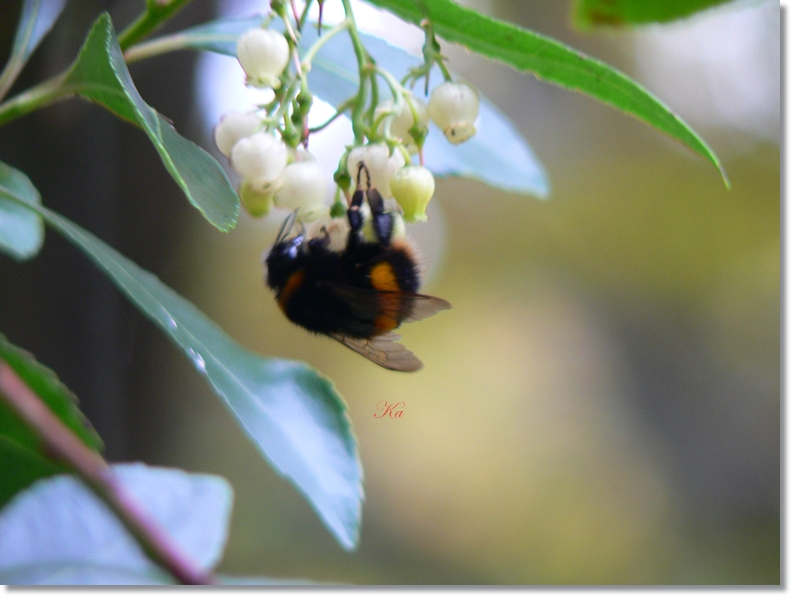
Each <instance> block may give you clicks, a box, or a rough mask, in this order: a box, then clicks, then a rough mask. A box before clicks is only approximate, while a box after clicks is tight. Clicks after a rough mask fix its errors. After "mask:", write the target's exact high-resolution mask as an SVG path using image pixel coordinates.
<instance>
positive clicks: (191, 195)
mask: <svg viewBox="0 0 792 597" xmlns="http://www.w3.org/2000/svg"><path fill="white" fill-rule="evenodd" d="M63 84H64V86H66V87H67V88H71V89H73V90H74V92H75V93H76V94H78V95H80V96H82V97H84V98H86V99H89V100H92V101H95V102H97V103H99V104H101V105H103V106H104V107H106V108H107V109H109V110H110V111H112V112H114V113H115V114H117V115H118V116H120V117H121V118H124V119H126V120H128V121H130V122H132V123H134V124H136V125H138V126H139V127H140V128H142V129H143V131H144V132H145V133H146V135H148V137H149V139H151V142H152V143H153V144H154V147H155V148H156V150H157V152H158V153H159V154H160V158H161V159H162V162H163V164H165V167H166V168H167V169H168V172H170V173H171V176H173V179H174V180H175V181H176V183H177V184H178V185H179V186H180V187H181V189H182V190H183V191H184V193H185V195H187V198H188V199H189V200H190V203H192V204H193V205H194V206H195V207H196V208H198V211H200V212H201V213H202V214H203V215H204V217H205V218H206V219H207V220H209V221H210V222H211V223H212V224H214V225H215V226H216V227H217V228H219V229H220V230H222V231H224V232H227V231H228V230H230V229H232V228H233V227H234V226H235V225H236V222H237V218H238V216H239V197H237V194H236V193H235V192H234V190H233V189H232V188H231V183H230V182H229V180H228V177H227V176H226V174H225V172H224V171H223V168H222V167H221V166H220V164H218V163H217V161H215V159H214V158H213V157H212V156H210V155H209V154H208V153H206V152H205V151H204V150H203V149H201V148H200V147H198V146H197V145H195V143H193V142H192V141H189V140H187V139H185V138H184V137H182V136H180V135H179V134H178V133H177V132H176V130H175V129H174V128H173V127H172V126H171V125H170V124H169V123H168V122H167V121H166V120H165V119H164V118H163V117H162V116H160V115H159V114H158V113H157V112H156V110H154V109H153V108H151V107H150V106H149V105H148V104H146V102H144V101H143V98H141V97H140V94H139V93H138V92H137V89H135V85H134V83H133V82H132V78H131V77H130V76H129V71H128V70H127V66H126V63H125V62H124V58H123V56H122V54H121V48H119V46H118V41H117V40H116V37H115V32H114V31H113V24H112V23H111V21H110V17H109V16H108V15H107V14H106V13H105V14H102V15H101V16H100V17H99V18H98V19H97V20H96V22H95V23H94V26H93V28H92V29H91V32H90V33H89V34H88V38H87V39H86V41H85V44H84V45H83V47H82V49H81V50H80V55H79V56H78V57H77V61H76V62H75V64H74V65H73V66H72V68H71V70H70V71H69V74H68V76H67V77H66V80H65V81H64V83H63Z"/></svg>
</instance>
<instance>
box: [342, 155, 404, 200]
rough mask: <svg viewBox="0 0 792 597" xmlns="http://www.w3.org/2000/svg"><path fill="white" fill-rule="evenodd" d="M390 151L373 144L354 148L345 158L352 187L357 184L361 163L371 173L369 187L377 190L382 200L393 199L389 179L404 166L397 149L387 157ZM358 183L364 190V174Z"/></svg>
mask: <svg viewBox="0 0 792 597" xmlns="http://www.w3.org/2000/svg"><path fill="white" fill-rule="evenodd" d="M389 153H390V150H389V149H388V146H387V145H386V144H385V143H374V144H371V145H361V146H358V147H354V148H353V149H352V151H350V152H349V157H348V158H347V169H348V170H349V175H350V176H351V177H352V184H353V186H354V185H356V184H357V175H358V164H359V163H360V162H363V163H364V164H365V165H366V168H368V170H369V172H370V173H371V186H372V187H374V188H375V189H377V190H378V191H379V192H380V195H382V197H383V198H385V199H387V198H389V197H393V194H392V193H391V188H390V177H391V175H392V174H393V173H394V172H395V171H396V170H397V169H398V168H401V167H402V166H404V156H403V155H402V152H401V151H399V150H398V149H395V150H394V151H393V155H389ZM360 182H361V184H362V185H363V188H365V185H366V173H365V172H363V173H362V174H361V175H360Z"/></svg>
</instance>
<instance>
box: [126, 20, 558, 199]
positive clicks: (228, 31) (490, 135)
mask: <svg viewBox="0 0 792 597" xmlns="http://www.w3.org/2000/svg"><path fill="white" fill-rule="evenodd" d="M262 19H263V17H262V16H260V15H257V16H253V17H246V18H236V19H220V20H217V21H212V22H211V23H208V24H206V25H202V26H200V27H193V28H192V29H187V30H185V31H181V32H179V33H177V34H174V35H170V36H167V37H163V38H160V39H155V40H152V41H151V42H147V43H146V44H140V45H139V46H136V47H133V48H130V50H129V52H128V56H129V57H130V58H132V59H137V56H138V55H139V54H144V53H145V52H147V51H148V49H149V48H155V47H157V45H159V46H160V48H162V49H164V48H167V49H168V50H169V51H171V50H178V49H193V50H206V51H211V52H218V53H220V54H227V55H229V56H236V40H237V38H238V37H239V36H240V35H241V34H242V33H244V32H245V31H247V30H248V29H251V28H252V27H258V26H259V25H260V24H261V21H262ZM273 27H276V25H273ZM361 37H362V38H363V41H364V43H365V45H366V48H367V49H368V50H369V52H370V53H371V55H372V56H374V57H375V58H376V60H377V63H378V64H379V65H380V66H383V67H384V68H386V69H388V70H389V71H390V72H393V73H396V74H397V75H398V74H399V73H406V72H407V71H408V70H409V69H410V68H413V67H415V66H417V65H419V64H421V60H420V59H418V58H416V57H414V56H411V55H410V54H408V53H407V52H405V51H404V50H402V49H400V48H397V47H395V46H391V45H390V44H388V43H387V42H386V41H384V40H382V39H380V38H378V37H374V36H371V35H362V36H361ZM316 40H317V34H316V30H315V29H314V28H313V27H306V28H305V29H304V30H303V32H302V39H301V49H302V50H303V51H305V50H307V49H308V48H309V47H310V46H311V45H312V44H313V43H314V42H315V41H316ZM146 46H148V48H147V47H146ZM433 76H434V77H433V79H434V82H435V85H437V84H439V83H441V82H442V75H441V74H440V71H439V70H437V69H435V70H434V71H433ZM308 80H309V83H310V87H311V90H312V91H313V92H314V93H315V94H316V95H317V97H319V98H321V99H322V100H324V101H326V102H329V103H331V104H335V105H338V104H340V103H341V102H343V101H344V100H346V99H347V98H349V97H350V96H352V95H354V94H355V93H356V92H357V86H358V68H357V62H356V61H355V53H354V51H353V49H352V45H351V43H350V41H349V38H348V37H346V36H341V35H339V36H336V37H334V38H333V39H331V40H330V41H328V42H327V43H326V44H325V45H324V46H323V47H322V49H321V50H320V51H319V54H318V55H317V56H316V58H315V59H314V61H313V68H312V69H311V72H310V74H309V75H308ZM433 87H434V85H433ZM480 98H481V105H480V116H479V122H478V124H477V129H478V131H479V132H478V134H476V135H475V136H474V137H473V138H472V139H470V140H469V141H467V142H465V143H463V144H462V145H457V146H454V145H451V144H450V143H448V142H447V141H446V140H445V138H444V137H443V135H442V133H441V132H440V131H439V130H438V129H436V128H434V127H433V130H434V133H433V134H431V135H429V136H428V137H427V140H426V144H425V145H424V159H425V165H426V167H427V168H429V169H430V170H431V171H432V172H433V173H434V174H435V175H436V176H462V177H467V178H475V179H477V180H481V181H482V182H485V183H487V184H490V185H492V186H495V187H498V188H502V189H505V190H507V191H512V192H515V193H530V194H533V195H536V196H538V197H546V196H547V194H548V192H549V189H548V183H547V178H546V175H545V173H544V169H543V168H542V165H541V164H540V163H539V162H538V161H537V159H536V158H535V157H534V155H533V152H532V151H531V148H530V147H529V146H528V144H527V143H526V142H525V140H524V139H523V138H522V137H521V136H520V135H519V133H518V132H517V129H516V128H515V126H514V124H512V122H511V121H509V119H508V118H506V116H504V115H503V114H502V113H501V112H500V111H499V110H498V109H497V108H496V107H495V106H493V105H492V104H491V103H490V102H489V101H488V100H487V99H486V98H485V97H483V96H480Z"/></svg>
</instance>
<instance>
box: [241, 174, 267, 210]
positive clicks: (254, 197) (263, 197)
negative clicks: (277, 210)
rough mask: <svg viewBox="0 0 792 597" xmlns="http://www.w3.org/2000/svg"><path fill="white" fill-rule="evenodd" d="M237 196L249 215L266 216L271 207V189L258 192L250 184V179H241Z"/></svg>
mask: <svg viewBox="0 0 792 597" xmlns="http://www.w3.org/2000/svg"><path fill="white" fill-rule="evenodd" d="M239 198H240V200H241V201H242V205H243V206H244V208H245V209H246V210H247V212H248V213H249V214H250V215H251V216H253V217H254V218H260V217H263V216H266V215H267V214H268V213H269V212H270V210H271V209H272V205H273V198H274V193H272V192H271V191H269V192H264V193H262V192H259V191H257V190H256V189H255V188H254V186H253V185H251V184H250V181H247V180H243V181H242V186H241V187H240V189H239Z"/></svg>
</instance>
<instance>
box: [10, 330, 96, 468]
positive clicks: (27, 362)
mask: <svg viewBox="0 0 792 597" xmlns="http://www.w3.org/2000/svg"><path fill="white" fill-rule="evenodd" d="M0 360H2V361H5V362H6V363H7V364H8V365H9V366H10V367H11V369H13V370H14V372H15V373H16V374H17V375H19V377H20V378H22V380H23V381H24V382H25V383H26V384H27V385H28V387H29V388H30V389H31V390H33V392H35V393H36V394H37V395H38V396H39V398H41V400H42V401H43V402H44V404H46V405H47V406H48V407H49V409H50V410H51V411H52V413H53V414H54V415H55V416H56V417H58V419H60V421H61V422H62V423H63V424H64V425H66V427H68V428H69V429H70V430H71V431H72V432H74V434H75V435H77V437H79V438H80V439H81V440H82V441H83V443H84V444H85V445H86V446H88V447H89V448H91V449H92V450H94V451H96V452H99V451H101V450H102V448H103V447H104V446H103V445H102V440H101V438H100V437H99V435H98V434H97V433H96V431H94V429H93V427H92V426H91V424H90V423H89V422H88V419H86V418H85V415H83V414H82V412H80V409H79V408H77V397H76V396H75V395H74V394H72V393H71V392H70V391H69V389H68V388H67V387H66V386H65V385H63V383H61V381H60V380H59V379H58V376H57V375H56V374H55V372H54V371H52V370H51V369H49V368H47V367H45V366H44V365H42V364H41V363H39V362H38V361H36V359H35V358H34V357H33V355H32V354H30V353H29V352H27V351H25V350H22V349H21V348H18V347H16V346H14V345H13V344H11V343H10V342H9V341H8V340H7V339H6V337H5V336H3V335H2V334H0ZM0 436H5V437H8V438H10V439H11V440H13V441H15V442H17V443H18V444H19V445H20V446H23V447H25V448H27V449H29V450H34V451H40V446H39V440H38V437H37V436H36V435H35V434H34V433H33V431H31V430H30V429H29V428H28V427H27V426H26V425H25V424H24V423H22V422H21V421H20V420H19V419H18V418H17V416H16V414H15V413H14V412H13V411H11V410H10V408H9V407H8V406H6V405H5V403H3V402H0ZM40 455H42V456H46V454H44V453H43V452H42V453H41V454H40Z"/></svg>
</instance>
